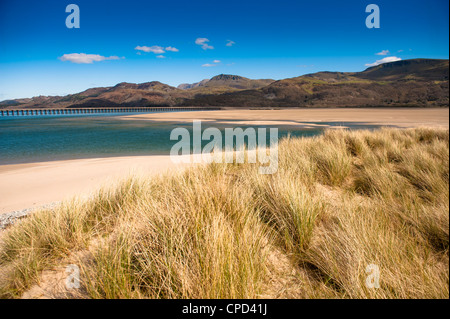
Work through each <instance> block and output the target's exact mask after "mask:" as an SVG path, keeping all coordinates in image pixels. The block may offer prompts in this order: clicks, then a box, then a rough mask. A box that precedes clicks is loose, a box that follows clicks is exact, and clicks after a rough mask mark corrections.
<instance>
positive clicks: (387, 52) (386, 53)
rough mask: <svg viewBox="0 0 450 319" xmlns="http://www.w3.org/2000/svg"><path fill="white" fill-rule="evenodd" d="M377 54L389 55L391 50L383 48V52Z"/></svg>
mask: <svg viewBox="0 0 450 319" xmlns="http://www.w3.org/2000/svg"><path fill="white" fill-rule="evenodd" d="M375 54H376V55H388V54H389V50H383V51H381V52H378V53H375Z"/></svg>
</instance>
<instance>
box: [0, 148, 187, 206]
mask: <svg viewBox="0 0 450 319" xmlns="http://www.w3.org/2000/svg"><path fill="white" fill-rule="evenodd" d="M188 165H190V164H183V163H180V164H178V163H177V164H176V163H172V161H171V160H170V156H169V155H149V156H125V157H109V158H90V159H75V160H64V161H54V162H40V163H27V164H11V165H1V166H0V194H1V200H0V215H1V214H5V213H13V212H17V211H22V210H24V209H33V208H36V207H41V206H43V205H46V204H49V203H53V202H61V201H65V200H70V199H73V198H87V197H89V196H90V195H92V194H93V193H94V192H96V191H98V190H100V189H101V188H105V187H106V188H107V187H111V186H114V185H115V184H116V183H117V182H118V181H119V180H123V179H125V178H127V177H129V176H133V175H138V176H156V175H161V174H164V173H168V172H174V171H179V170H180V169H181V168H183V167H187V166H188Z"/></svg>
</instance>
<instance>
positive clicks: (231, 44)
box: [225, 40, 236, 47]
mask: <svg viewBox="0 0 450 319" xmlns="http://www.w3.org/2000/svg"><path fill="white" fill-rule="evenodd" d="M233 44H236V42H234V41H231V40H227V44H225V45H226V46H227V47H232V46H233Z"/></svg>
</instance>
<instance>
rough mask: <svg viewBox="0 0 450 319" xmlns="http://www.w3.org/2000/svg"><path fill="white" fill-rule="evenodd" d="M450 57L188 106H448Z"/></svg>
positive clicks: (298, 80) (300, 80) (206, 98)
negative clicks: (449, 59)
mask: <svg viewBox="0 0 450 319" xmlns="http://www.w3.org/2000/svg"><path fill="white" fill-rule="evenodd" d="M448 68H449V61H448V60H431V59H414V60H405V61H398V62H392V63H385V64H381V65H379V66H376V67H371V68H368V69H366V70H365V71H363V72H318V73H313V74H306V75H303V76H299V77H295V78H289V79H284V80H280V81H275V82H273V83H271V84H269V85H267V86H265V87H262V88H260V89H254V90H243V91H239V92H228V93H223V94H214V95H201V96H196V97H195V98H194V99H189V100H186V101H185V102H184V105H196V106H207V105H211V106H212V105H214V106H242V107H360V106H361V107H370V106H392V107H394V106H421V107H432V106H448V105H449V69H448Z"/></svg>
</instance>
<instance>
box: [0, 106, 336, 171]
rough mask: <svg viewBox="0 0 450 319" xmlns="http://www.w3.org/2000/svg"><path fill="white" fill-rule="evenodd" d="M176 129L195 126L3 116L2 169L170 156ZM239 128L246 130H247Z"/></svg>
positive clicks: (310, 132)
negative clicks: (120, 158) (108, 158)
mask: <svg viewBox="0 0 450 319" xmlns="http://www.w3.org/2000/svg"><path fill="white" fill-rule="evenodd" d="M122 115H123V114H122ZM127 115H130V114H127ZM320 124H325V123H320ZM342 124H343V125H344V123H342ZM211 126H214V127H217V128H219V129H220V130H221V131H222V132H223V130H224V129H225V128H226V127H233V125H230V124H226V125H218V124H207V123H206V122H203V123H202V129H205V128H207V127H211ZM236 126H237V125H236ZM176 127H185V128H187V129H188V130H189V131H192V124H191V123H186V124H179V123H176V124H173V123H172V124H171V123H158V122H151V121H144V120H142V121H141V120H124V119H123V118H121V117H120V116H111V115H83V116H73V115H72V116H48V117H46V116H35V117H3V118H0V165H4V164H17V163H33V162H45V161H55V160H66V159H80V158H97V157H112V156H132V155H168V154H169V152H170V149H171V148H172V146H173V145H174V144H175V143H176V142H177V141H171V140H170V133H171V131H172V130H173V129H174V128H176ZM239 127H241V128H243V129H245V128H246V126H242V125H239ZM252 127H254V128H257V127H258V126H252ZM259 127H267V128H270V126H259ZM277 127H278V132H279V134H278V135H279V138H282V137H283V136H286V135H288V134H290V135H291V136H314V135H318V134H321V133H322V132H323V129H319V128H314V129H300V128H295V127H292V126H286V127H280V126H277ZM267 131H268V130H267ZM268 135H269V132H267V136H268ZM191 136H192V134H191ZM206 143H208V141H206V142H205V144H206Z"/></svg>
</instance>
